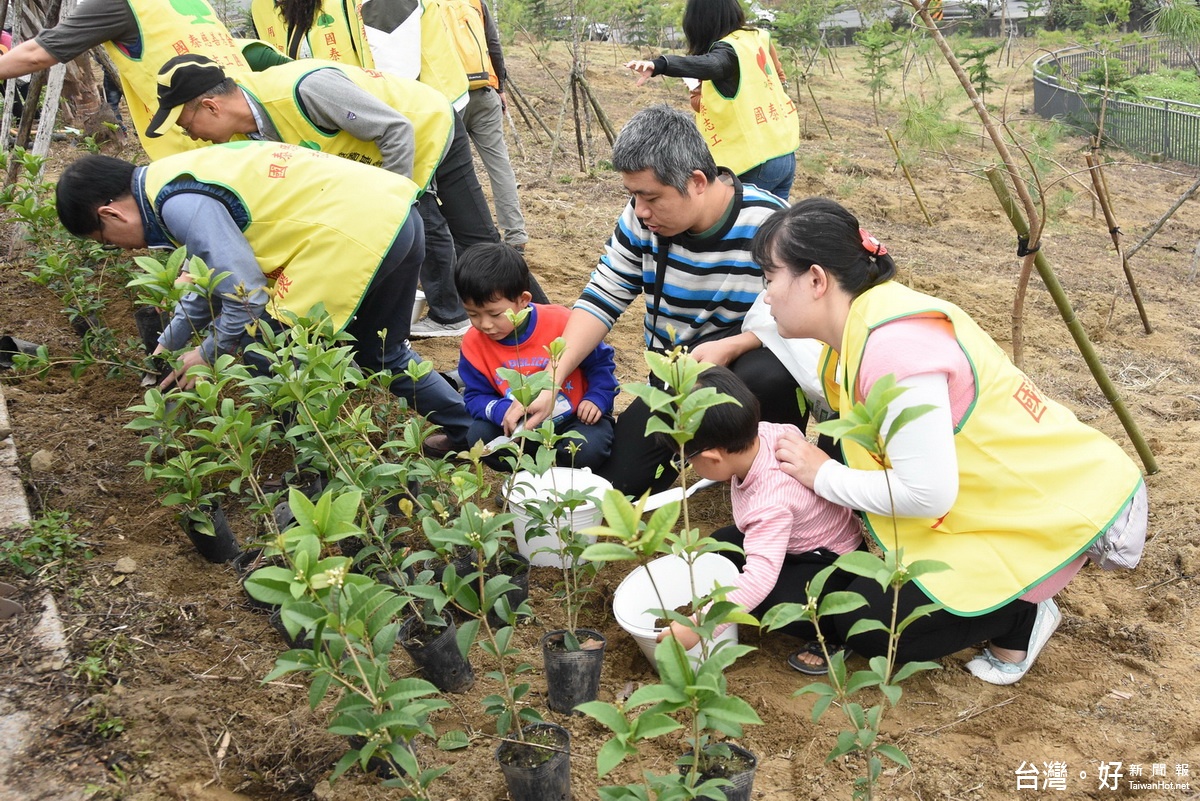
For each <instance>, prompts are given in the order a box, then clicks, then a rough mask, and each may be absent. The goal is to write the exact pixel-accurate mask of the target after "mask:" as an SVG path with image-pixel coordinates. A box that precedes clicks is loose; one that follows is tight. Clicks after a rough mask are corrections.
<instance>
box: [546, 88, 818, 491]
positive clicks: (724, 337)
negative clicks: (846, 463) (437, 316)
mask: <svg viewBox="0 0 1200 801" xmlns="http://www.w3.org/2000/svg"><path fill="white" fill-rule="evenodd" d="M612 162H613V167H614V168H615V169H616V170H617V171H618V172H620V173H621V178H622V181H623V182H624V184H625V188H626V190H627V191H628V192H629V194H630V195H631V198H630V201H629V204H628V205H627V206H626V207H625V210H624V212H622V214H621V217H620V219H619V220H617V225H616V228H615V229H614V231H613V234H612V237H611V238H610V239H609V242H608V246H607V248H606V252H605V255H604V256H602V257H601V258H600V261H599V263H598V264H597V265H596V269H595V271H594V272H593V273H592V277H591V280H590V281H589V282H588V285H587V287H586V288H585V289H584V290H583V294H582V295H581V296H580V298H579V300H578V301H576V303H575V306H574V308H573V309H572V312H571V317H570V319H569V321H568V322H567V326H566V329H565V331H564V332H563V337H564V339H565V340H566V346H567V348H566V352H565V353H564V355H563V358H562V360H561V361H560V362H559V365H558V371H557V372H558V374H557V377H558V378H564V377H565V376H567V375H570V373H571V371H573V370H574V369H575V368H576V367H578V366H579V363H580V361H581V360H582V359H583V358H584V357H586V356H587V354H589V353H591V352H592V351H593V350H594V349H595V347H596V346H597V345H598V344H599V343H600V342H601V341H602V340H603V339H604V337H605V336H606V335H607V334H608V331H609V329H611V328H612V326H613V324H614V323H615V322H616V319H617V318H618V317H620V316H621V314H622V313H623V312H624V311H625V309H626V308H628V306H629V304H630V303H632V302H633V301H634V299H636V298H637V297H638V296H639V295H642V296H644V298H645V303H646V315H645V334H644V336H645V345H646V347H647V348H648V349H652V350H659V351H665V350H669V349H671V348H673V347H674V346H676V345H685V346H687V347H688V348H689V349H690V351H691V353H692V355H693V356H695V357H696V358H698V359H700V360H702V361H708V362H713V363H714V364H719V365H725V366H728V367H729V368H730V369H731V370H733V371H734V373H736V374H737V375H738V376H739V377H741V378H742V379H743V380H744V381H745V382H746V383H747V384H748V385H749V386H750V388H751V390H752V391H753V392H754V394H755V395H756V396H757V397H758V399H759V402H760V403H761V405H762V409H763V416H764V419H766V420H769V421H771V422H778V423H792V424H794V425H797V426H800V427H802V428H803V426H804V424H805V422H806V419H807V416H806V414H805V412H804V411H803V410H802V409H801V408H800V406H799V404H798V402H797V399H796V389H797V384H796V382H795V380H794V379H793V378H792V377H791V374H790V373H789V372H788V371H787V369H786V368H785V367H784V366H783V365H782V363H780V361H779V360H778V358H776V357H775V356H774V354H772V353H771V352H770V351H769V350H768V349H767V348H764V347H762V342H761V341H760V340H759V339H758V337H757V336H755V335H754V334H752V333H749V332H743V331H742V320H743V318H744V317H745V316H746V312H747V311H749V309H750V306H751V305H752V304H753V303H754V299H755V298H756V297H757V296H758V294H759V292H761V291H762V287H763V284H762V268H761V267H760V266H759V265H758V264H755V263H754V260H753V258H752V257H751V252H750V246H751V242H752V241H753V240H754V235H755V233H757V231H758V228H759V226H760V225H762V223H763V222H764V221H765V220H766V219H767V218H768V217H770V216H771V214H772V213H774V212H775V211H777V210H779V209H780V208H782V207H784V206H785V205H786V204H785V202H784V201H782V200H780V199H779V198H777V197H775V196H774V195H771V194H768V193H766V192H763V191H760V190H759V189H757V188H755V187H754V186H751V185H743V184H742V183H741V182H740V181H739V180H738V179H737V177H736V176H734V175H733V174H732V173H730V172H729V171H728V170H725V169H722V168H719V167H718V166H717V165H716V164H715V163H714V162H713V159H712V155H711V153H710V152H709V150H708V147H707V145H706V144H705V142H704V139H703V137H701V135H700V132H699V130H698V129H697V128H696V124H695V122H694V121H693V119H692V118H691V117H690V116H688V115H685V114H683V113H682V112H680V111H676V110H675V109H672V108H670V107H669V106H666V105H657V106H652V107H650V108H647V109H644V110H642V111H640V112H638V113H637V114H635V115H634V117H633V118H632V119H631V120H630V121H629V122H628V123H627V124H626V125H625V127H624V128H623V129H622V130H621V133H620V135H619V136H618V137H617V141H616V143H615V144H614V145H613V159H612ZM552 401H553V399H552V397H551V396H550V393H543V395H542V396H540V397H539V398H537V399H536V400H535V401H534V402H533V403H532V404H531V405H530V407H529V409H528V420H527V423H526V426H527V427H528V426H530V425H536V424H537V423H538V422H540V421H541V420H543V419H545V417H546V415H547V413H548V412H549V411H550V407H551V404H552ZM648 417H649V410H648V408H647V407H646V406H645V404H643V403H642V402H641V401H635V402H634V403H633V404H632V405H630V407H629V408H628V409H626V410H625V411H624V412H622V414H621V416H620V417H619V418H618V420H617V428H616V435H615V440H614V442H613V452H612V457H611V458H610V459H609V462H608V465H607V466H606V467H605V468H602V469H601V470H600V471H599V472H600V473H601V474H602V475H604V476H605V478H608V479H609V480H610V481H612V482H613V485H614V486H615V487H616V488H617V489H619V490H621V491H622V492H625V493H626V494H633V495H639V494H641V493H642V492H644V491H645V490H647V489H661V488H664V487H666V486H669V485H670V484H671V482H672V481H673V480H674V477H675V474H674V471H673V470H671V469H670V466H669V462H670V458H671V454H670V453H668V452H667V451H666V450H665V449H663V448H658V447H655V446H654V445H653V444H652V443H651V442H648V441H647V439H646V434H645V431H646V420H647V419H648Z"/></svg>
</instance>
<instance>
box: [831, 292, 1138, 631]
mask: <svg viewBox="0 0 1200 801" xmlns="http://www.w3.org/2000/svg"><path fill="white" fill-rule="evenodd" d="M912 316H941V317H945V318H947V319H949V320H950V322H951V323H952V324H953V326H954V334H955V337H956V338H957V340H958V344H959V346H960V347H961V348H962V350H963V353H964V354H965V355H966V357H967V359H968V361H969V362H970V364H971V367H972V370H973V371H974V374H975V389H976V398H975V402H974V403H973V404H972V405H971V408H970V409H968V410H967V413H966V414H965V415H964V416H963V419H962V420H961V421H960V422H959V425H958V428H957V429H956V430H955V434H954V444H955V449H956V452H957V455H958V470H959V488H958V499H957V500H956V501H955V503H954V507H953V508H952V509H951V510H950V512H949V513H947V514H946V516H945V517H943V518H941V519H940V520H931V519H920V518H900V519H899V520H898V521H897V526H898V530H899V543H900V547H902V548H903V549H904V558H905V561H907V562H910V563H911V562H914V561H916V560H918V559H937V560H940V561H942V562H945V563H947V564H948V565H950V567H951V568H952V569H951V570H949V571H945V572H942V573H932V574H927V575H925V576H922V577H921V578H920V579H919V584H920V585H921V588H922V589H924V590H925V592H926V593H927V594H928V595H929V596H930V597H931V598H933V599H935V600H937V601H940V602H941V603H943V604H945V606H946V608H947V609H949V610H950V611H951V612H954V613H955V614H959V615H966V616H974V615H981V614H984V613H985V612H989V611H991V610H993V609H995V608H997V607H999V606H1002V605H1004V604H1006V603H1008V602H1010V601H1012V600H1013V599H1015V598H1019V597H1020V596H1021V595H1023V594H1024V593H1025V592H1026V591H1028V590H1029V589H1030V588H1031V587H1034V586H1036V585H1037V584H1039V583H1040V582H1041V581H1042V580H1043V579H1045V578H1046V577H1047V576H1049V575H1051V574H1053V573H1054V572H1056V571H1057V570H1058V569H1059V568H1061V567H1062V566H1064V565H1065V564H1067V563H1068V562H1070V561H1071V560H1073V559H1074V558H1075V557H1077V556H1078V555H1079V554H1081V553H1082V552H1083V551H1084V550H1086V549H1087V547H1088V546H1089V545H1091V544H1092V542H1093V541H1095V539H1096V538H1097V537H1098V536H1100V534H1101V533H1103V532H1104V531H1105V530H1107V529H1108V527H1109V526H1110V525H1112V523H1113V521H1114V519H1115V518H1116V517H1117V515H1118V514H1119V513H1120V512H1121V511H1122V510H1123V509H1124V507H1125V505H1126V504H1127V503H1128V502H1129V500H1130V498H1131V497H1132V496H1133V493H1134V492H1135V491H1136V490H1137V488H1138V485H1139V484H1140V483H1141V480H1142V478H1141V473H1140V472H1139V470H1138V468H1137V465H1135V464H1134V463H1133V461H1132V460H1131V459H1130V458H1129V457H1128V456H1126V455H1125V452H1124V451H1122V450H1121V448H1120V447H1119V446H1118V445H1117V444H1116V443H1115V442H1113V441H1112V440H1111V439H1109V438H1108V437H1106V436H1105V435H1104V434H1102V433H1100V432H1099V431H1096V430H1095V429H1093V428H1091V427H1089V426H1086V425H1084V424H1083V423H1081V422H1079V420H1078V419H1076V417H1075V415H1074V414H1072V413H1071V411H1070V410H1069V409H1067V408H1066V407H1064V406H1062V405H1060V404H1058V403H1056V402H1055V401H1053V400H1050V399H1049V398H1047V397H1045V396H1044V395H1043V394H1042V392H1041V390H1039V389H1038V388H1037V387H1036V386H1035V385H1034V384H1033V382H1032V381H1030V379H1029V378H1028V376H1026V375H1025V374H1024V373H1022V372H1021V371H1020V370H1018V369H1017V368H1016V367H1015V366H1013V364H1012V362H1011V361H1009V358H1008V356H1007V354H1005V353H1004V351H1002V350H1001V349H1000V347H999V346H997V345H996V343H995V342H994V341H992V339H991V337H989V336H988V335H987V334H986V333H985V332H984V331H983V330H982V329H981V328H980V327H979V326H978V325H976V323H975V322H974V321H973V320H972V319H971V318H970V316H968V315H967V313H966V312H964V311H963V310H962V309H960V308H958V307H957V306H955V305H954V304H952V303H948V302H946V301H943V300H939V299H937V298H933V297H930V296H928V295H924V294H921V293H919V292H916V291H914V290H911V289H909V288H908V287H905V286H903V285H901V284H898V283H896V282H895V281H889V282H887V283H884V284H881V285H880V286H877V287H875V288H874V289H870V290H868V291H867V292H864V293H863V294H862V295H860V296H859V297H858V298H856V299H855V300H854V303H853V305H852V306H851V307H850V316H849V318H848V319H847V321H846V328H845V331H844V333H843V336H842V343H841V354H842V362H841V365H840V367H837V368H836V371H837V374H838V377H839V379H840V380H839V381H838V386H837V387H836V391H835V392H834V394H831V395H829V396H828V400H829V402H830V405H831V406H833V408H834V409H846V408H849V407H850V406H851V405H852V404H853V403H854V401H856V400H861V398H858V397H853V396H852V394H851V393H852V392H853V391H854V387H856V385H857V381H858V370H859V365H860V363H861V359H862V354H863V348H864V346H865V345H866V340H867V335H868V334H869V333H870V332H871V331H872V330H874V329H875V328H877V327H879V326H881V325H883V324H885V323H888V322H891V321H893V320H896V319H899V318H901V317H912ZM826 355H828V354H826ZM831 362H834V360H833V359H827V360H826V361H825V366H826V367H827V368H829V365H830V363H831ZM832 369H833V368H830V369H828V370H827V372H826V376H827V377H828V376H829V372H830V371H832ZM827 386H828V384H827ZM842 453H843V455H844V456H845V458H846V464H847V465H849V466H850V467H853V468H855V469H857V470H878V469H879V465H878V464H876V462H875V461H874V460H873V459H872V458H871V457H870V456H869V455H868V454H867V452H866V451H864V450H863V449H862V448H861V447H859V446H857V445H855V444H854V443H852V442H843V444H842ZM865 517H866V522H867V528H868V530H869V531H870V532H871V534H872V536H874V538H875V540H876V542H878V543H879V545H880V546H881V547H883V548H885V549H889V550H890V549H891V548H892V547H893V534H892V520H891V518H890V517H886V516H880V515H872V514H867V515H865Z"/></svg>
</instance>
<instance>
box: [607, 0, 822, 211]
mask: <svg viewBox="0 0 1200 801" xmlns="http://www.w3.org/2000/svg"><path fill="white" fill-rule="evenodd" d="M683 33H684V36H686V37H687V42H688V55H686V56H659V57H658V58H656V59H654V60H653V61H642V60H635V61H630V62H628V63H627V64H626V65H625V66H626V67H627V68H629V69H631V70H633V71H634V72H636V73H638V81H637V82H638V86H641V85H642V84H644V83H645V82H646V81H647V80H649V79H650V78H651V77H652V76H654V75H669V76H671V77H674V78H692V79H697V80H699V81H700V87H699V88H700V91H699V103H693V110H694V111H695V112H696V125H697V126H699V128H700V133H701V134H703V136H704V140H705V142H707V144H708V148H709V150H711V151H712V154H713V158H714V159H715V160H716V162H717V164H719V165H721V166H722V167H727V168H729V169H730V170H731V171H732V172H733V173H734V174H735V175H737V177H738V178H740V179H741V180H742V183H747V184H754V185H755V186H757V187H758V188H759V189H763V190H765V191H767V192H770V193H771V194H773V195H776V196H778V197H781V198H783V199H784V200H787V198H788V194H789V193H790V192H791V191H792V182H793V180H794V179H795V177H796V148H797V147H799V146H800V126H799V123H798V118H797V115H796V107H795V105H794V104H793V103H792V101H791V100H790V99H789V98H788V96H787V92H786V91H784V87H783V81H784V78H785V76H784V74H783V69H782V68H781V67H780V64H779V58H778V57H777V55H776V54H775V46H774V45H772V44H771V37H770V34H768V33H767V32H766V31H763V30H758V29H756V28H751V27H750V26H748V25H747V24H746V15H745V12H743V11H742V7H741V5H740V4H739V3H738V0H688V3H687V6H685V7H684V11H683Z"/></svg>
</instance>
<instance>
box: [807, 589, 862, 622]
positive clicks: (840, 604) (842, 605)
mask: <svg viewBox="0 0 1200 801" xmlns="http://www.w3.org/2000/svg"><path fill="white" fill-rule="evenodd" d="M866 605H867V599H866V598H864V597H862V596H861V595H859V594H858V593H857V592H845V591H838V592H831V593H829V594H828V595H826V596H825V597H824V598H822V599H821V602H820V604H819V605H818V606H817V612H818V614H820V616H821V617H826V616H827V615H843V614H845V613H847V612H853V611H854V610H855V609H861V608H862V607H864V606H866Z"/></svg>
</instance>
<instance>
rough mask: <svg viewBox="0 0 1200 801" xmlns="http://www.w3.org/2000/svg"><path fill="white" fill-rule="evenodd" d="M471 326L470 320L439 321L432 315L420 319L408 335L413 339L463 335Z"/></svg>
mask: <svg viewBox="0 0 1200 801" xmlns="http://www.w3.org/2000/svg"><path fill="white" fill-rule="evenodd" d="M470 327H471V323H470V321H468V320H462V321H460V322H457V323H439V322H437V321H436V320H434V319H433V318H432V317H426V318H425V319H424V320H418V321H417V322H416V323H414V324H413V326H412V328H410V329H409V330H408V335H409V336H410V337H412V338H413V339H428V338H430V337H461V336H462V335H463V334H465V333H467V329H469V328H470Z"/></svg>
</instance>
